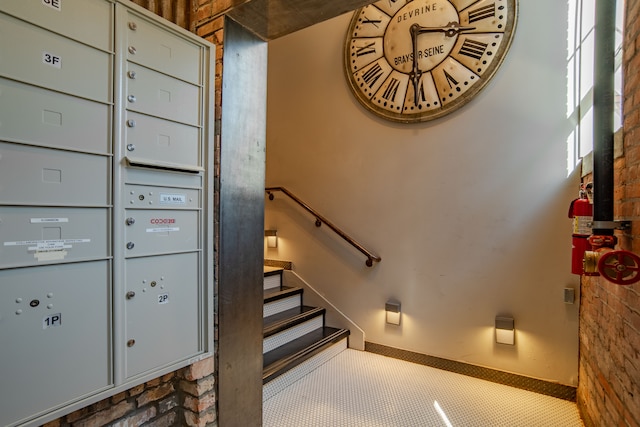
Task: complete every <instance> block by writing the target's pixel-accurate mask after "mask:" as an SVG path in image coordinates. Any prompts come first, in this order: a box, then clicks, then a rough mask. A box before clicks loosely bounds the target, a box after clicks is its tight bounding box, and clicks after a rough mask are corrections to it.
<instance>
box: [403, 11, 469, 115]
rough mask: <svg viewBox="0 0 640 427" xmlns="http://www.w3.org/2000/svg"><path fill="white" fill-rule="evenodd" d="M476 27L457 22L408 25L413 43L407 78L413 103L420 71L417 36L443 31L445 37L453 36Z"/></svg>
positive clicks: (416, 93)
mask: <svg viewBox="0 0 640 427" xmlns="http://www.w3.org/2000/svg"><path fill="white" fill-rule="evenodd" d="M475 29H476V27H461V26H460V24H458V23H457V22H449V23H448V24H447V25H445V26H444V27H423V26H421V25H420V24H417V23H416V24H413V25H411V27H409V33H410V34H411V43H412V44H413V61H412V62H413V65H412V67H411V72H410V73H409V78H410V79H411V82H412V83H413V94H414V96H413V103H414V104H415V105H418V85H419V83H420V77H421V76H422V71H420V68H419V67H418V36H419V35H420V34H425V33H444V35H445V36H447V37H453V36H456V35H458V34H459V33H461V32H463V31H471V30H475Z"/></svg>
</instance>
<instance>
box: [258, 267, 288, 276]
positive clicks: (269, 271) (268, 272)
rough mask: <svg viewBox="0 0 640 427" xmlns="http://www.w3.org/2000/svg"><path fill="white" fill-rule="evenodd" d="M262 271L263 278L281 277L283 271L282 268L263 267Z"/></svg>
mask: <svg viewBox="0 0 640 427" xmlns="http://www.w3.org/2000/svg"><path fill="white" fill-rule="evenodd" d="M263 270H264V277H267V276H275V275H280V276H282V272H283V271H284V268H281V267H263Z"/></svg>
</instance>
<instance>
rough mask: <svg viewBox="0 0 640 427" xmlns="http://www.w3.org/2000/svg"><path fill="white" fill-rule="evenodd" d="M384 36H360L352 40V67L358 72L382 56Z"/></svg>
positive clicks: (352, 69) (352, 70)
mask: <svg viewBox="0 0 640 427" xmlns="http://www.w3.org/2000/svg"><path fill="white" fill-rule="evenodd" d="M383 54H384V52H383V50H382V37H375V38H362V39H360V38H358V39H353V40H352V41H351V55H350V58H349V60H350V64H349V66H350V68H351V72H356V71H358V70H360V69H361V68H362V67H365V66H367V65H369V64H371V63H372V62H375V61H376V60H378V59H380V58H382V55H383Z"/></svg>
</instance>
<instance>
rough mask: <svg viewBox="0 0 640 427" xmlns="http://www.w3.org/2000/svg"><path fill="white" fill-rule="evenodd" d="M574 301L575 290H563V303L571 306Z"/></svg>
mask: <svg viewBox="0 0 640 427" xmlns="http://www.w3.org/2000/svg"><path fill="white" fill-rule="evenodd" d="M575 300H576V290H575V289H573V288H564V303H565V304H573V303H574V302H575Z"/></svg>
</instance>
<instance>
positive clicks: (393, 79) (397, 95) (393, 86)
mask: <svg viewBox="0 0 640 427" xmlns="http://www.w3.org/2000/svg"><path fill="white" fill-rule="evenodd" d="M407 85H411V84H410V83H409V76H407V75H406V74H404V73H400V72H398V71H393V72H392V73H391V74H390V75H389V77H388V78H387V79H386V80H385V82H384V83H383V84H382V86H380V89H378V91H377V92H376V93H375V94H374V95H373V97H372V98H371V102H373V103H374V104H376V105H378V107H380V108H384V109H386V110H389V111H393V112H396V113H401V112H402V106H403V105H404V100H405V94H406V92H407Z"/></svg>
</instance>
